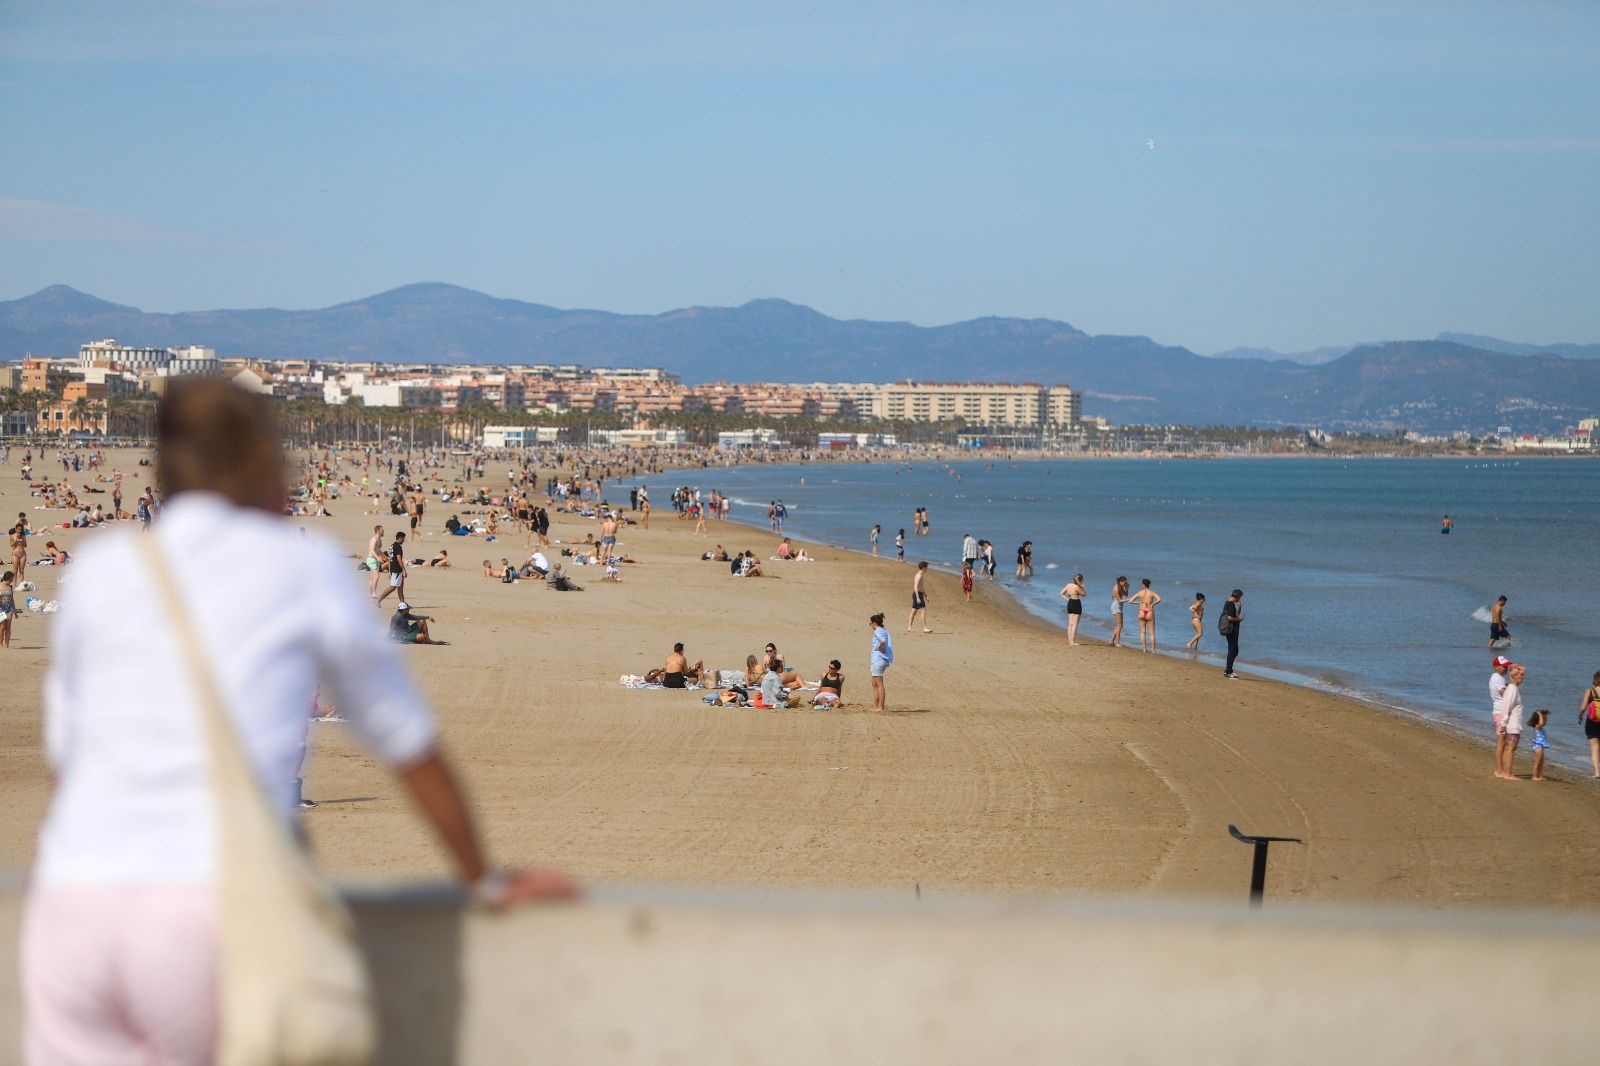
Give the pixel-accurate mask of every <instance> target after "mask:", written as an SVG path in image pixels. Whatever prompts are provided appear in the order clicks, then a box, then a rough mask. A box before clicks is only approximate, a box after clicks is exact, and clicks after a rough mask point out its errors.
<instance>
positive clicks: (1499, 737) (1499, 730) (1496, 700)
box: [1489, 655, 1511, 777]
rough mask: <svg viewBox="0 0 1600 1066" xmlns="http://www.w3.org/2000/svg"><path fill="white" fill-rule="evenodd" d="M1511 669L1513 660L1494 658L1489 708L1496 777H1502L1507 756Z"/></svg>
mask: <svg viewBox="0 0 1600 1066" xmlns="http://www.w3.org/2000/svg"><path fill="white" fill-rule="evenodd" d="M1510 669H1511V660H1510V659H1507V658H1506V657H1505V656H1504V655H1496V656H1495V657H1494V672H1493V673H1491V674H1490V675H1489V707H1490V713H1491V717H1492V719H1493V722H1494V776H1496V777H1499V776H1500V764H1501V763H1502V762H1504V761H1505V754H1506V709H1505V697H1506V686H1507V685H1509V684H1510V683H1511V679H1510V678H1508V677H1507V676H1506V673H1507V672H1508V671H1509V670H1510Z"/></svg>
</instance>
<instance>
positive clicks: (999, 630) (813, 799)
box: [0, 462, 1600, 907]
mask: <svg viewBox="0 0 1600 1066" xmlns="http://www.w3.org/2000/svg"><path fill="white" fill-rule="evenodd" d="M130 465H131V464H128V463H126V462H125V463H124V469H125V470H126V469H128V467H129V466H130ZM499 465H500V464H491V469H492V470H493V469H495V468H496V467H498V466H499ZM678 476H687V477H690V479H691V480H692V479H693V477H694V474H693V472H691V473H690V474H688V475H679V474H669V475H652V476H651V478H650V480H651V481H652V482H653V483H657V484H665V483H666V481H665V480H663V479H669V478H676V477H678ZM699 476H700V478H701V479H703V478H704V476H705V475H704V472H700V474H699ZM491 480H492V481H498V480H500V479H499V478H498V477H494V478H491ZM137 483H138V482H135V484H137ZM625 490H626V486H623V491H624V492H625ZM17 492H18V488H17V483H15V482H10V483H0V505H3V506H11V507H12V511H13V513H14V512H15V511H16V510H19V509H23V508H26V509H28V510H30V512H31V511H32V507H33V504H34V503H36V502H37V501H29V500H27V499H26V497H25V496H24V497H23V498H22V499H21V500H19V499H18V497H17ZM657 495H658V496H659V495H660V493H659V491H658V493H657ZM661 502H662V503H663V504H664V502H665V501H661ZM18 504H20V505H21V506H15V505H18ZM332 510H333V511H334V513H335V517H334V518H331V519H320V520H317V519H296V520H295V521H299V522H302V523H304V524H306V525H308V526H309V527H310V528H312V529H314V530H316V531H317V532H320V533H324V534H326V535H330V536H333V537H336V538H337V539H338V540H339V541H340V543H341V544H342V545H343V546H344V547H345V549H346V550H347V551H349V552H351V553H354V552H356V551H357V550H359V547H360V544H361V540H362V536H363V534H364V532H367V531H370V528H371V524H372V523H373V522H374V521H382V522H385V523H389V522H391V521H392V520H391V519H390V518H389V516H388V515H387V514H384V515H380V516H377V517H376V518H375V517H374V516H372V515H368V514H366V513H364V511H365V508H364V507H363V506H362V504H361V502H360V501H359V500H351V499H348V498H346V499H342V500H340V501H338V502H337V503H335V504H334V505H333V506H332ZM57 513H59V512H57ZM449 513H450V512H449V509H448V508H441V507H439V506H438V505H435V506H432V507H430V508H429V512H428V517H427V520H426V523H425V528H424V533H425V535H424V536H423V537H422V538H420V541H421V547H420V550H418V552H417V554H419V555H422V554H427V553H431V552H433V551H435V550H437V549H438V548H440V547H446V546H447V547H449V548H450V549H451V554H452V556H456V557H458V558H459V562H458V563H457V564H456V568H454V569H451V570H447V571H422V572H420V573H418V574H417V575H416V578H415V582H414V587H413V588H412V589H410V590H408V597H409V598H410V599H411V600H412V601H413V602H414V603H416V604H417V605H418V606H419V607H420V608H421V609H422V610H425V611H426V612H427V613H428V614H430V615H433V616H435V617H436V618H437V619H438V623H437V625H436V631H437V633H438V635H439V636H440V637H442V638H443V639H445V640H449V641H451V642H452V643H451V645H450V646H449V647H444V648H407V649H405V656H406V662H407V664H408V666H409V667H410V669H411V670H412V671H413V673H414V675H415V676H416V678H417V680H418V682H419V683H420V685H421V686H422V688H423V690H424V691H425V693H426V694H427V695H428V697H429V699H430V700H431V702H432V703H433V705H434V706H435V708H436V710H437V713H438V716H439V719H440V723H441V730H442V736H443V739H444V743H445V745H446V747H447V748H448V750H449V751H450V752H451V754H452V757H453V758H454V760H455V761H456V763H457V764H458V765H459V767H460V771H461V775H462V777H463V778H464V780H465V782H466V784H467V787H468V789H469V791H470V793H471V795H472V797H473V802H474V807H475V810H476V811H477V813H478V816H479V818H480V820H481V822H482V826H483V829H484V833H485V836H486V837H487V839H488V841H489V843H490V846H491V848H492V850H493V851H494V853H495V854H496V855H498V856H500V857H501V858H502V859H503V860H505V861H548V862H553V863H557V864H559V865H561V866H563V867H566V868H569V869H571V870H573V871H574V872H575V873H577V874H579V875H580V876H584V877H592V878H597V879H607V880H616V881H624V882H683V883H695V884H709V885H727V886H738V885H766V886H787V887H806V888H871V889H879V890H885V891H902V890H903V891H906V892H910V891H911V890H912V888H913V886H922V887H923V888H925V889H928V890H942V891H954V892H994V891H1004V892H1026V893H1045V894H1065V895H1074V896H1077V895H1084V894H1117V895H1123V894H1134V895H1146V894H1153V895H1163V896H1182V897H1217V898H1223V899H1236V898H1238V897H1239V896H1240V895H1242V892H1243V889H1244V885H1245V882H1246V880H1247V878H1248V871H1249V855H1248V851H1247V849H1244V848H1242V847H1240V846H1239V845H1238V844H1237V843H1236V842H1234V841H1233V840H1231V839H1230V838H1229V837H1228V835H1227V831H1226V827H1227V826H1228V825H1229V824H1230V823H1231V824H1237V825H1238V826H1239V827H1240V828H1241V829H1242V830H1244V831H1245V832H1256V833H1272V834H1277V835H1287V836H1296V837H1301V838H1302V839H1304V840H1306V842H1307V843H1306V845H1304V846H1303V847H1291V848H1286V849H1282V850H1281V851H1279V850H1275V851H1274V854H1273V858H1272V867H1271V875H1270V882H1269V888H1268V891H1269V893H1270V895H1271V897H1272V898H1273V899H1274V900H1284V901H1291V900H1387V901H1403V902H1411V903H1418V904H1422V905H1425V906H1445V905H1452V904H1459V903H1469V904H1481V905H1491V906H1498V905H1503V904H1512V903H1525V902H1526V901H1527V900H1529V899H1539V900H1542V901H1545V902H1547V903H1548V904H1549V905H1552V906H1580V907H1592V906H1594V905H1596V904H1597V903H1600V804H1596V803H1595V802H1594V793H1593V791H1592V790H1591V789H1588V788H1580V787H1575V783H1574V782H1572V781H1571V780H1569V779H1567V778H1566V777H1565V775H1564V772H1562V771H1558V774H1562V775H1563V776H1561V777H1559V778H1558V779H1556V780H1552V781H1551V782H1549V783H1547V784H1544V785H1539V786H1534V785H1532V784H1529V783H1527V782H1523V783H1520V784H1515V785H1513V784H1508V783H1503V782H1497V781H1494V780H1493V779H1492V777H1491V776H1490V767H1489V765H1488V758H1487V755H1486V753H1485V752H1484V751H1483V750H1482V749H1481V748H1480V747H1478V746H1476V745H1474V744H1471V743H1469V742H1467V741H1466V740H1457V739H1454V738H1451V737H1449V736H1447V735H1445V734H1444V733H1443V732H1442V731H1436V730H1420V729H1417V728H1416V726H1415V724H1414V723H1411V722H1409V721H1403V720H1401V719H1400V718H1399V717H1398V716H1394V715H1375V714H1373V713H1372V711H1371V709H1370V708H1369V707H1367V706H1365V705H1362V704H1357V703H1355V702H1353V701H1350V700H1347V699H1341V698H1338V697H1335V696H1332V695H1328V694H1325V693H1318V692H1315V691H1312V690H1304V689H1298V688H1294V687H1291V686H1288V685H1284V684H1276V683H1271V682H1261V681H1255V680H1244V681H1240V682H1237V683H1229V682H1225V681H1223V680H1222V679H1221V678H1220V676H1218V674H1217V671H1216V670H1215V669H1214V668H1212V667H1207V666H1201V665H1195V664H1189V663H1187V662H1184V661H1181V660H1171V659H1167V658H1165V657H1163V656H1141V655H1138V654H1137V653H1133V652H1129V653H1126V654H1124V653H1121V652H1116V651H1113V650H1112V649H1108V648H1106V647H1104V646H1103V645H1099V644H1088V643H1085V644H1084V645H1083V646H1082V647H1079V648H1075V649H1066V648H1065V647H1064V646H1063V644H1064V642H1063V641H1062V640H1061V638H1060V631H1059V630H1057V629H1055V628H1054V627H1051V626H1049V625H1048V624H1047V623H1045V622H1043V621H1041V620H1039V619H1037V618H1034V617H1033V616H1031V615H1030V614H1029V613H1028V612H1026V610H1025V609H1024V608H1023V607H1022V606H1021V605H1020V604H1019V603H1018V602H1017V601H1016V600H1015V598H1014V597H1011V596H1010V595H1001V594H1000V591H999V590H998V589H988V588H983V587H982V586H980V591H979V593H978V595H977V596H976V597H975V601H974V602H973V603H972V604H970V605H968V604H963V603H961V602H959V601H960V592H959V582H958V581H957V579H956V578H954V577H953V576H951V575H948V574H943V573H933V574H931V575H930V576H929V578H928V582H929V589H930V595H931V598H932V601H933V605H934V608H935V611H936V612H937V613H936V614H935V616H934V629H935V631H936V632H935V633H934V634H933V635H932V636H929V637H924V636H923V635H922V634H920V633H917V634H910V635H908V634H906V633H905V632H904V630H903V626H904V621H903V619H904V617H905V614H904V612H905V610H906V601H907V598H908V592H909V574H908V573H907V572H906V570H905V569H904V568H903V567H899V566H897V565H893V560H890V559H881V560H880V561H881V562H883V563H884V564H886V565H876V564H875V562H874V561H873V560H872V559H871V558H870V557H869V556H864V555H861V554H858V553H855V552H852V551H849V550H845V549H837V548H832V547H826V546H824V547H819V548H818V549H817V551H816V553H815V554H816V555H817V560H818V561H817V562H815V563H811V564H801V563H784V564H779V563H767V564H766V565H767V566H768V567H769V570H770V573H771V575H772V576H770V577H767V578H762V579H737V578H733V577H730V576H729V575H728V573H727V569H726V567H723V566H718V565H716V564H712V563H705V562H701V561H700V559H699V555H700V553H701V552H702V551H703V550H705V549H706V548H709V547H710V546H711V545H712V544H715V543H716V542H717V541H718V540H719V539H720V540H721V541H723V543H724V545H725V547H727V548H728V549H729V550H734V549H736V548H744V547H749V548H752V549H755V550H756V551H757V553H758V554H759V555H760V556H761V557H762V559H763V560H766V558H767V557H768V556H770V555H771V554H772V550H771V549H772V547H773V545H774V544H775V538H772V537H770V535H769V534H767V533H766V532H765V531H762V530H758V529H756V528H753V527H751V526H747V525H736V524H733V523H726V524H724V523H720V522H719V523H712V524H711V527H710V530H709V533H710V536H709V537H705V538H702V537H696V536H694V534H693V532H692V525H691V524H690V523H687V522H678V521H676V520H675V517H674V516H673V513H672V511H671V509H670V507H664V506H659V507H658V508H657V509H656V512H655V517H654V518H653V520H652V527H651V529H649V530H643V529H640V528H639V527H637V526H629V527H627V528H626V529H625V530H624V531H623V534H622V537H621V541H622V543H621V547H622V549H623V550H625V551H627V552H628V553H629V554H631V555H632V556H633V557H634V558H636V559H638V560H639V562H638V564H637V565H633V566H626V567H624V568H623V576H624V580H623V582H622V583H621V584H609V583H601V582H599V581H597V580H596V578H597V577H598V575H597V574H594V573H593V572H590V571H588V570H587V569H579V570H575V571H574V575H575V577H577V579H578V581H579V582H580V583H581V584H583V585H585V586H586V588H585V591H584V592H582V593H579V594H562V593H556V592H553V591H550V590H548V589H546V588H543V587H541V586H538V585H533V584H529V583H524V584H522V585H516V586H507V585H502V584H501V583H500V582H498V581H491V580H487V579H485V578H483V577H482V576H481V574H480V573H479V572H478V570H477V563H478V561H479V559H481V558H483V557H492V558H493V559H494V560H495V561H498V559H499V558H500V557H502V556H514V555H519V554H522V552H521V539H520V538H517V537H507V538H503V540H502V543H500V544H498V545H486V544H485V543H484V542H483V540H482V539H481V538H451V539H446V538H445V537H444V536H442V535H441V534H440V533H439V532H438V527H439V523H440V522H442V520H443V519H444V518H446V517H448V515H449ZM552 517H553V519H554V523H553V528H552V537H555V538H559V539H561V540H563V541H567V542H571V541H574V540H580V541H581V540H582V539H583V537H584V535H585V534H587V533H593V532H595V529H596V525H595V523H594V522H592V521H586V520H583V519H580V518H578V517H577V516H571V515H566V514H555V515H552ZM428 527H431V528H428ZM94 535H95V534H92V533H90V534H70V533H69V534H67V535H66V536H65V537H64V538H63V539H65V540H66V541H67V542H68V543H67V546H68V547H69V550H70V549H72V548H73V547H74V546H77V545H80V544H81V542H82V541H83V540H86V539H87V538H88V537H91V536H94ZM806 543H807V546H808V549H809V546H810V543H811V542H809V541H807V542H806ZM29 576H30V577H35V578H36V579H37V580H38V581H39V584H40V591H41V593H42V594H43V595H45V596H46V597H47V598H50V597H53V595H54V591H53V588H54V583H55V581H56V579H57V577H58V575H57V574H55V573H53V572H51V568H40V570H39V573H38V574H37V575H35V574H33V573H30V575H29ZM351 580H352V582H353V583H357V584H364V582H363V579H362V578H361V577H360V575H359V574H358V573H357V572H356V571H355V569H354V560H353V559H352V571H351ZM880 610H881V611H884V612H886V613H887V614H888V615H889V620H890V623H891V627H892V631H893V633H894V638H895V641H896V653H897V655H896V664H895V666H894V667H893V668H891V673H890V677H889V703H890V708H891V711H892V712H893V713H891V714H889V715H882V716H879V715H872V714H868V713H866V712H865V710H864V706H865V702H866V699H865V697H866V689H867V678H866V668H865V651H866V642H867V633H866V626H865V618H866V616H867V615H868V614H870V613H872V612H873V611H880ZM382 617H383V615H382V614H380V613H379V612H375V618H374V624H379V623H380V622H381V619H382ZM48 625H49V623H48V621H41V620H39V619H38V618H36V617H32V616H30V617H29V618H28V619H27V620H26V621H25V622H23V623H20V624H19V627H18V630H17V647H16V648H14V649H13V651H12V653H11V656H10V658H9V659H8V664H9V665H11V666H12V667H13V670H12V673H11V677H12V682H13V683H12V685H11V686H9V687H8V689H7V690H6V691H5V693H3V694H0V800H3V801H4V802H5V803H6V804H7V805H8V809H9V810H10V811H12V812H13V813H12V817H11V818H9V819H7V821H6V824H5V826H4V828H3V829H0V864H3V865H10V866H23V865H26V863H27V861H28V857H29V855H31V851H32V839H33V835H34V832H35V831H36V826H37V821H38V819H39V817H40V815H41V814H42V812H43V809H44V805H45V802H46V798H47V796H48V790H49V779H48V774H47V773H46V770H45V767H44V764H43V760H42V759H41V757H40V750H39V722H38V678H39V675H40V673H41V671H42V667H43V663H44V659H45V655H46V648H45V643H46V642H45V641H42V640H40V639H39V638H40V637H41V636H45V635H46V634H47V631H48V630H47V627H48ZM674 640H682V641H684V642H685V643H686V644H687V645H688V649H687V650H688V654H689V657H690V659H691V660H694V659H701V658H703V659H705V660H706V661H707V664H708V665H710V666H714V667H719V668H732V667H735V666H737V665H740V664H742V662H743V659H744V656H745V654H746V653H753V652H756V651H758V650H759V647H760V645H761V643H763V642H764V641H766V640H773V641H775V642H777V643H778V645H779V647H780V648H781V649H782V651H783V652H784V654H785V656H786V657H787V658H788V659H789V660H790V661H792V662H794V663H795V664H796V665H798V666H799V667H800V668H801V669H802V671H803V672H804V673H805V674H806V676H807V677H808V678H809V677H811V676H813V675H814V674H815V672H816V671H817V669H818V667H820V666H821V665H822V664H823V663H825V662H826V661H827V659H828V658H830V657H838V658H840V659H841V660H843V661H844V663H845V675H846V678H847V684H846V688H845V699H846V706H845V707H844V708H842V709H841V710H840V711H830V712H817V711H811V710H801V709H796V710H785V711H760V710H732V709H725V708H713V707H708V706H706V705H704V704H703V703H701V702H700V699H699V693H696V692H689V693H680V692H671V691H635V690H629V689H625V688H622V687H621V686H620V685H619V684H618V680H617V679H618V676H619V675H621V674H634V673H643V672H644V671H645V670H646V669H649V668H651V667H655V666H659V665H661V661H662V659H663V657H664V656H665V653H666V652H667V651H668V650H669V648H670V646H671V642H672V641H674ZM306 779H307V794H308V795H310V796H311V797H312V798H314V799H317V800H319V801H321V802H322V806H321V807H320V808H319V809H317V810H315V811H312V812H309V814H308V816H307V817H306V819H305V825H306V827H307V830H308V833H309V835H310V837H311V839H312V841H313V844H314V846H315V849H316V851H317V854H318V856H319V860H320V862H321V863H322V864H323V865H324V867H325V868H326V869H328V870H329V871H330V872H331V873H332V874H334V875H335V876H339V877H347V878H375V877H377V878H395V877H413V876H431V875H437V874H439V873H441V872H442V871H443V870H444V869H445V862H444V859H443V857H442V856H441V855H440V854H439V853H438V851H437V849H436V848H435V847H434V845H433V844H432V843H431V841H429V840H427V839H426V838H425V837H423V836H422V835H421V834H420V831H419V829H418V827H417V823H416V821H415V819H414V816H413V815H412V813H411V812H410V810H409V808H408V805H407V803H406V801H405V800H404V798H403V797H402V796H401V795H400V792H399V789H398V787H397V786H396V784H395V782H394V781H393V779H392V778H391V777H390V776H389V774H388V773H387V771H385V770H384V769H383V768H381V767H379V766H377V765H376V764H375V763H374V762H373V761H372V760H371V759H370V758H368V757H367V756H366V755H365V754H364V753H363V752H362V751H361V750H360V749H359V747H358V746H357V745H356V743H355V741H354V738H353V737H352V736H351V734H350V733H349V731H348V729H347V727H343V726H339V725H317V726H314V727H313V735H312V756H311V760H310V764H309V766H308V768H307V772H306Z"/></svg>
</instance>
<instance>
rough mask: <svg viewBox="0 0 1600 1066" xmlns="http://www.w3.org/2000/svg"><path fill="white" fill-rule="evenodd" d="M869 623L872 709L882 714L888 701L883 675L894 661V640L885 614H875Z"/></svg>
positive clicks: (875, 712)
mask: <svg viewBox="0 0 1600 1066" xmlns="http://www.w3.org/2000/svg"><path fill="white" fill-rule="evenodd" d="M867 625H868V627H869V628H871V630H872V710H873V713H874V714H882V713H883V712H884V709H885V704H886V703H887V696H886V695H885V694H884V690H883V675H884V673H885V672H886V671H887V670H888V669H889V667H890V665H891V664H892V663H893V662H894V641H893V640H892V639H891V638H890V636H889V631H888V630H887V629H886V628H884V625H883V615H881V614H875V615H873V616H872V617H871V618H870V619H868V620H867Z"/></svg>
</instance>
